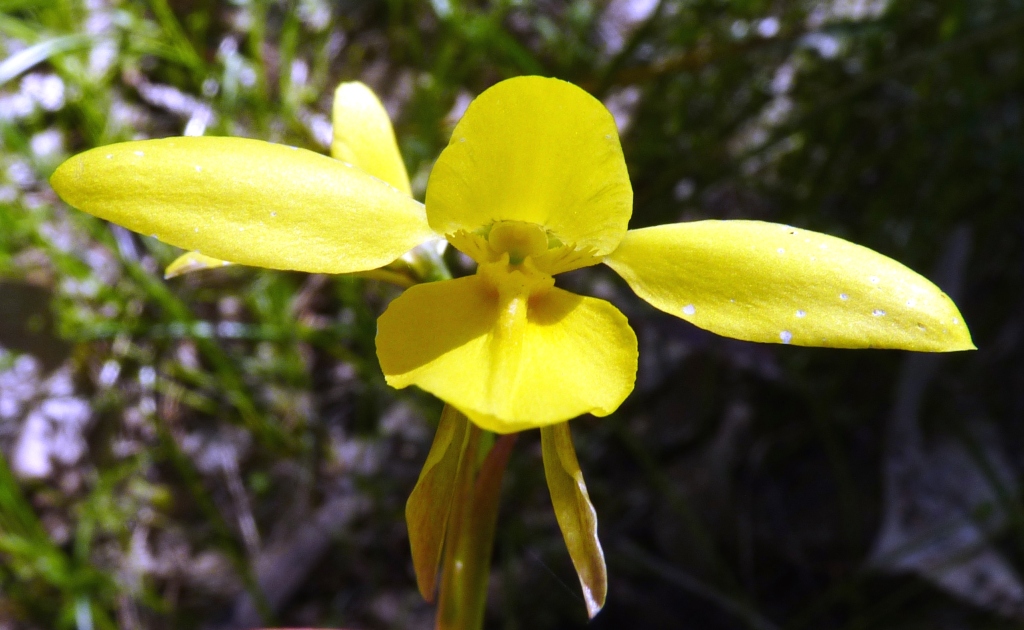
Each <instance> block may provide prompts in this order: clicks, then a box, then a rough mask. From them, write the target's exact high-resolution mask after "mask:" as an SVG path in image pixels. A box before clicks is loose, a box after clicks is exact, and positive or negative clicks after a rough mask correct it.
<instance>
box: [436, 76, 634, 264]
mask: <svg viewBox="0 0 1024 630" xmlns="http://www.w3.org/2000/svg"><path fill="white" fill-rule="evenodd" d="M632 207H633V190H632V188H631V187H630V184H629V174H628V173H627V171H626V162H625V160H624V159H623V157H622V148H621V147H620V146H619V135H618V131H617V130H616V128H615V121H614V120H613V119H612V116H611V114H609V113H608V110H607V109H605V107H604V105H602V104H601V102H600V101H598V100H597V99H595V98H594V97H593V96H591V95H590V94H587V93H586V92H585V91H583V90H582V89H580V88H578V87H576V86H575V85H572V84H571V83H566V82H565V81H560V80H558V79H547V78H543V77H517V78H515V79H509V80H507V81H502V82H501V83H498V84H497V85H495V86H493V87H491V88H490V89H488V90H486V91H484V92H483V93H482V94H481V95H480V96H478V97H477V98H476V100H474V101H473V102H472V103H471V104H470V106H469V109H468V110H466V114H465V116H463V117H462V120H461V121H460V122H459V124H458V125H457V126H456V127H455V131H454V132H453V133H452V138H451V142H450V143H449V144H448V147H447V148H446V149H445V150H444V151H442V152H441V156H440V157H439V158H438V160H437V163H436V164H435V165H434V170H433V171H432V172H431V174H430V182H429V184H428V185H427V208H428V210H427V215H428V218H429V220H430V225H431V227H433V228H434V229H435V230H436V231H437V232H438V233H441V234H454V233H456V232H458V231H460V230H465V231H467V232H476V231H478V230H480V229H484V228H486V227H487V226H489V225H491V223H492V222H494V221H525V222H528V223H535V224H537V225H541V226H543V227H545V228H547V229H548V230H550V231H551V233H552V234H553V235H554V236H556V237H557V238H558V239H559V240H561V242H562V243H565V244H568V245H574V246H576V247H577V248H581V249H587V248H590V249H593V250H595V253H596V254H598V255H602V256H603V255H605V254H607V253H609V252H611V251H612V250H613V249H615V246H616V245H617V244H618V242H619V241H620V240H621V239H622V236H623V235H624V234H625V233H626V225H627V223H628V222H629V216H630V214H631V213H632Z"/></svg>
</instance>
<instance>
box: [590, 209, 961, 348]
mask: <svg viewBox="0 0 1024 630" xmlns="http://www.w3.org/2000/svg"><path fill="white" fill-rule="evenodd" d="M605 263H607V264H608V266H610V267H611V268H612V269H614V270H615V271H616V272H617V273H618V274H619V275H620V276H622V277H623V278H624V279H625V280H626V282H628V283H629V285H630V286H631V287H632V288H633V290H634V291H636V294H637V295H639V296H640V297H641V298H643V299H644V300H646V301H648V302H650V303H651V304H652V305H653V306H655V307H657V308H659V309H661V310H663V311H665V312H666V313H670V314H672V315H675V316H677V317H681V318H683V319H685V320H686V321H689V322H691V323H693V324H694V325H696V326H699V327H700V328H704V329H706V330H710V331H711V332H714V333H718V334H720V335H725V336H726V337H734V338H736V339H743V340H746V341H760V342H767V343H792V344H793V345H799V346H827V347H833V348H899V349H904V350H918V351H928V352H948V351H954V350H970V349H973V348H974V344H973V343H972V342H971V336H970V332H969V331H968V330H967V326H966V325H965V324H964V322H963V317H962V316H961V315H960V313H959V311H958V310H957V308H956V305H954V304H953V302H952V300H950V299H949V297H947V296H946V295H945V294H944V293H943V292H942V291H941V290H939V288H938V287H936V286H935V285H934V284H932V283H931V282H929V281H928V280H927V279H925V278H924V277H922V276H920V275H919V274H917V273H915V272H913V271H911V270H910V269H908V268H907V267H905V266H903V265H902V264H900V263H898V262H896V261H895V260H892V259H891V258H887V257H886V256H883V255H881V254H879V253H877V252H875V251H873V250H870V249H868V248H866V247H861V246H860V245H855V244H853V243H850V242H848V241H844V240H842V239H840V238H836V237H834V236H828V235H826V234H820V233H817V232H810V231H807V230H801V229H798V228H793V227H789V226H786V225H779V224H776V223H764V222H760V221H696V222H693V223H678V224H672V225H661V226H657V227H652V228H646V229H641V230H631V231H630V232H629V233H628V234H627V235H626V238H624V239H623V241H622V243H621V244H620V245H619V248H618V249H617V250H615V252H614V253H612V254H611V255H610V256H608V257H607V258H606V259H605Z"/></svg>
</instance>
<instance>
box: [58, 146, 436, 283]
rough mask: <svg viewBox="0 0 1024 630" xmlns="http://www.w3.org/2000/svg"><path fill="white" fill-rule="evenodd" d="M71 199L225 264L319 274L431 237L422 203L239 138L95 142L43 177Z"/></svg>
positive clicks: (381, 258)
mask: <svg viewBox="0 0 1024 630" xmlns="http://www.w3.org/2000/svg"><path fill="white" fill-rule="evenodd" d="M50 183H51V184H52V186H53V188H54V190H56V191H57V193H58V194H59V195H60V196H61V197H62V198H63V199H64V200H65V201H67V202H68V203H69V204H71V205H72V206H74V207H76V208H78V209H80V210H84V211H85V212H88V213H90V214H94V215H96V216H98V217H100V218H102V219H106V220H108V221H113V222H114V223H118V224H120V225H123V226H125V227H127V228H129V229H131V230H135V231H136V232H141V233H143V234H149V235H153V236H155V237H156V238H159V239H160V240H162V241H165V242H167V243H170V244H172V245H176V246H178V247H182V248H184V249H192V250H196V251H199V252H201V253H202V254H203V255H206V256H211V257H214V258H219V259H222V260H229V261H231V262H234V263H238V264H244V265H252V266H257V267H268V268H271V269H294V270H300V271H310V272H320V273H347V272H353V271H364V270H367V269H375V268H377V267H380V266H382V265H386V264H387V263H389V262H391V261H393V260H395V259H396V258H398V257H399V256H401V255H402V254H404V253H405V252H407V251H409V250H410V249H412V248H413V247H415V246H416V245H418V244H419V243H421V242H423V241H424V240H426V239H427V238H429V237H431V236H432V235H433V233H432V232H431V230H430V228H429V226H428V225H427V222H426V216H425V214H424V211H423V206H422V205H421V204H419V203H417V202H416V201H414V200H413V199H411V198H409V197H408V196H406V195H405V194H403V193H401V192H399V191H398V190H396V189H395V188H393V187H392V186H390V185H388V184H386V183H384V182H382V181H381V180H379V179H377V178H375V177H372V176H370V175H367V174H366V173H364V172H362V171H361V170H359V169H357V168H355V167H352V166H347V165H346V164H344V163H342V162H340V161H338V160H333V159H331V158H329V157H326V156H323V155H319V154H317V153H313V152H312V151H306V150H303V149H297V148H294V147H288V146H284V145H279V144H271V143H268V142H261V141H259V140H248V139H242V138H209V137H199V138H167V139H163V140H144V141H139V142H125V143H121V144H114V145H109V146H105V147H99V148H96V149H92V150H90V151H86V152H85V153H81V154H79V155H76V156H74V157H72V158H71V159H69V160H67V161H66V162H64V163H63V164H62V165H61V166H60V167H59V168H58V169H57V171H56V172H55V173H54V174H53V177H52V178H51V180H50Z"/></svg>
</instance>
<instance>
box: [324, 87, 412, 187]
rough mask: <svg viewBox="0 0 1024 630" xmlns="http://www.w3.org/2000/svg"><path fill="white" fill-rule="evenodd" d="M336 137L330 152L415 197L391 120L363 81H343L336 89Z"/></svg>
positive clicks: (334, 116)
mask: <svg viewBox="0 0 1024 630" xmlns="http://www.w3.org/2000/svg"><path fill="white" fill-rule="evenodd" d="M333 118H334V120H333V123H334V140H333V142H331V155H332V156H333V157H335V158H336V159H339V160H342V161H345V162H349V163H350V164H353V165H355V166H357V167H359V168H361V169H362V170H364V171H366V172H367V173H369V174H370V175H373V176H374V177H376V178H378V179H382V180H384V181H386V182H387V183H389V184H391V185H392V186H394V187H395V188H397V189H398V190H399V191H401V192H403V193H405V194H406V195H409V196H410V197H411V196H412V188H410V187H409V174H408V173H407V172H406V170H405V162H403V161H402V154H401V153H399V151H398V141H397V140H396V139H395V130H394V128H392V126H391V119H390V118H388V113H387V111H386V110H385V109H384V106H383V105H382V104H381V102H380V100H379V99H378V98H377V96H376V95H375V94H374V93H373V90H371V89H370V88H368V87H367V86H366V85H364V84H363V83H360V82H358V81H353V82H351V83H342V84H341V85H339V86H338V89H337V90H335V91H334V112H333Z"/></svg>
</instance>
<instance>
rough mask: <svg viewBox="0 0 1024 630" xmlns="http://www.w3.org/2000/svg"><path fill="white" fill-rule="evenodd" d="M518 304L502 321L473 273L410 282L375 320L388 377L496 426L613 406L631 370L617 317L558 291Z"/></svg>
mask: <svg viewBox="0 0 1024 630" xmlns="http://www.w3.org/2000/svg"><path fill="white" fill-rule="evenodd" d="M523 310H526V313H525V314H524V316H522V317H521V318H517V319H515V320H514V323H511V324H509V321H508V318H507V317H504V316H503V313H502V308H501V303H500V301H499V298H498V295H497V293H496V291H495V290H494V289H493V285H491V284H490V283H488V281H487V280H486V279H484V278H483V277H482V276H480V275H475V276H469V277H466V278H459V279H457V280H449V281H445V282H432V283H428V284H420V285H417V286H414V287H412V288H411V289H409V290H408V291H406V292H405V293H403V294H402V295H401V296H399V297H398V298H397V299H396V300H395V301H394V302H392V303H391V305H390V306H389V307H388V309H387V311H385V312H384V314H383V315H382V316H381V317H380V319H379V320H378V322H377V356H378V358H379V359H380V363H381V368H382V369H383V371H384V376H385V378H386V379H387V382H388V384H389V385H391V386H392V387H397V388H403V387H407V386H409V385H417V386H419V387H420V388H422V389H425V390H426V391H428V392H430V393H432V394H434V395H435V396H437V397H438V398H440V399H442V400H444V401H445V402H447V403H450V404H452V405H454V406H455V407H458V408H459V409H460V410H461V411H462V412H463V413H465V414H466V415H467V416H469V418H470V420H472V421H473V422H475V423H476V424H477V425H479V426H481V427H483V428H485V429H488V430H491V431H495V432H497V433H510V432H513V431H522V430H524V429H529V428H533V427H540V426H544V425H548V424H555V423H558V422H562V421H565V420H568V419H570V418H574V417H576V416H578V415H580V414H583V413H592V414H594V415H598V416H604V415H607V414H609V413H611V412H612V411H614V410H615V409H616V408H617V407H618V406H619V405H620V404H621V403H622V401H623V400H624V399H625V398H626V396H628V395H629V392H630V391H632V389H633V381H634V378H635V376H636V360H637V349H636V336H635V335H634V334H633V331H632V329H630V327H629V324H628V323H627V322H626V318H625V316H623V315H622V313H620V312H619V311H618V309H616V308H615V307H614V306H612V305H611V304H609V303H607V302H605V301H603V300H597V299H594V298H586V297H581V296H578V295H574V294H572V293H568V292H566V291H562V290H560V289H550V290H548V291H547V292H545V293H543V294H542V295H535V296H533V297H532V298H530V299H529V305H528V308H525V309H523ZM520 312H521V311H520ZM504 315H507V313H505V314H504Z"/></svg>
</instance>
